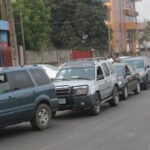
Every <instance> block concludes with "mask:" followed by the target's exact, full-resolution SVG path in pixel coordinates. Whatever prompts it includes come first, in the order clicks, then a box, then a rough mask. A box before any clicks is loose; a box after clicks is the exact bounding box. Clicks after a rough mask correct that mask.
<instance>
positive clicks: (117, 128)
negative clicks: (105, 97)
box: [0, 90, 150, 150]
mask: <svg viewBox="0 0 150 150" xmlns="http://www.w3.org/2000/svg"><path fill="white" fill-rule="evenodd" d="M0 150H150V90H148V91H142V93H141V94H140V95H131V96H130V97H129V99H128V100H127V101H122V102H120V104H119V106H118V107H109V106H108V105H107V104H105V105H103V107H102V112H101V114H100V115H99V116H96V117H93V116H89V115H87V114H86V113H83V112H72V111H65V112H59V113H58V114H57V116H56V118H55V119H54V120H53V121H52V125H51V128H49V129H47V130H44V131H33V130H32V128H31V126H30V124H29V123H23V124H20V125H16V126H11V127H7V128H5V129H1V130H0Z"/></svg>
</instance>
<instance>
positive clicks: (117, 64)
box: [113, 62, 127, 66]
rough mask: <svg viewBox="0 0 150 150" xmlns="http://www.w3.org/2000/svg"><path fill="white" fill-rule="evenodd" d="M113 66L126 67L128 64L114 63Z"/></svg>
mask: <svg viewBox="0 0 150 150" xmlns="http://www.w3.org/2000/svg"><path fill="white" fill-rule="evenodd" d="M113 65H114V66H125V65H127V64H126V63H123V62H121V63H114V64H113Z"/></svg>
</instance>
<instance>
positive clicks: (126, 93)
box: [121, 85, 128, 100]
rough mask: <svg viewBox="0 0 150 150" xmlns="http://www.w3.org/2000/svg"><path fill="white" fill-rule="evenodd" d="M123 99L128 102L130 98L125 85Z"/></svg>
mask: <svg viewBox="0 0 150 150" xmlns="http://www.w3.org/2000/svg"><path fill="white" fill-rule="evenodd" d="M121 98H122V99H123V100H126V99H127V98H128V87H127V86H126V85H125V87H124V88H123V92H122V95H121Z"/></svg>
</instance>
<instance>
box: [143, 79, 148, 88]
mask: <svg viewBox="0 0 150 150" xmlns="http://www.w3.org/2000/svg"><path fill="white" fill-rule="evenodd" d="M143 89H144V90H148V78H147V77H146V81H145V82H144V85H143Z"/></svg>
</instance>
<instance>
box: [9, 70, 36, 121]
mask: <svg viewBox="0 0 150 150" xmlns="http://www.w3.org/2000/svg"><path fill="white" fill-rule="evenodd" d="M8 79H9V81H10V84H11V87H12V91H13V94H14V95H15V99H16V100H15V101H16V105H17V119H18V121H21V120H28V119H29V118H30V117H31V116H32V112H33V107H34V100H35V99H36V93H35V91H34V84H33V82H32V80H31V78H30V76H29V74H28V72H27V71H25V70H22V71H14V72H10V73H8Z"/></svg>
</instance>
